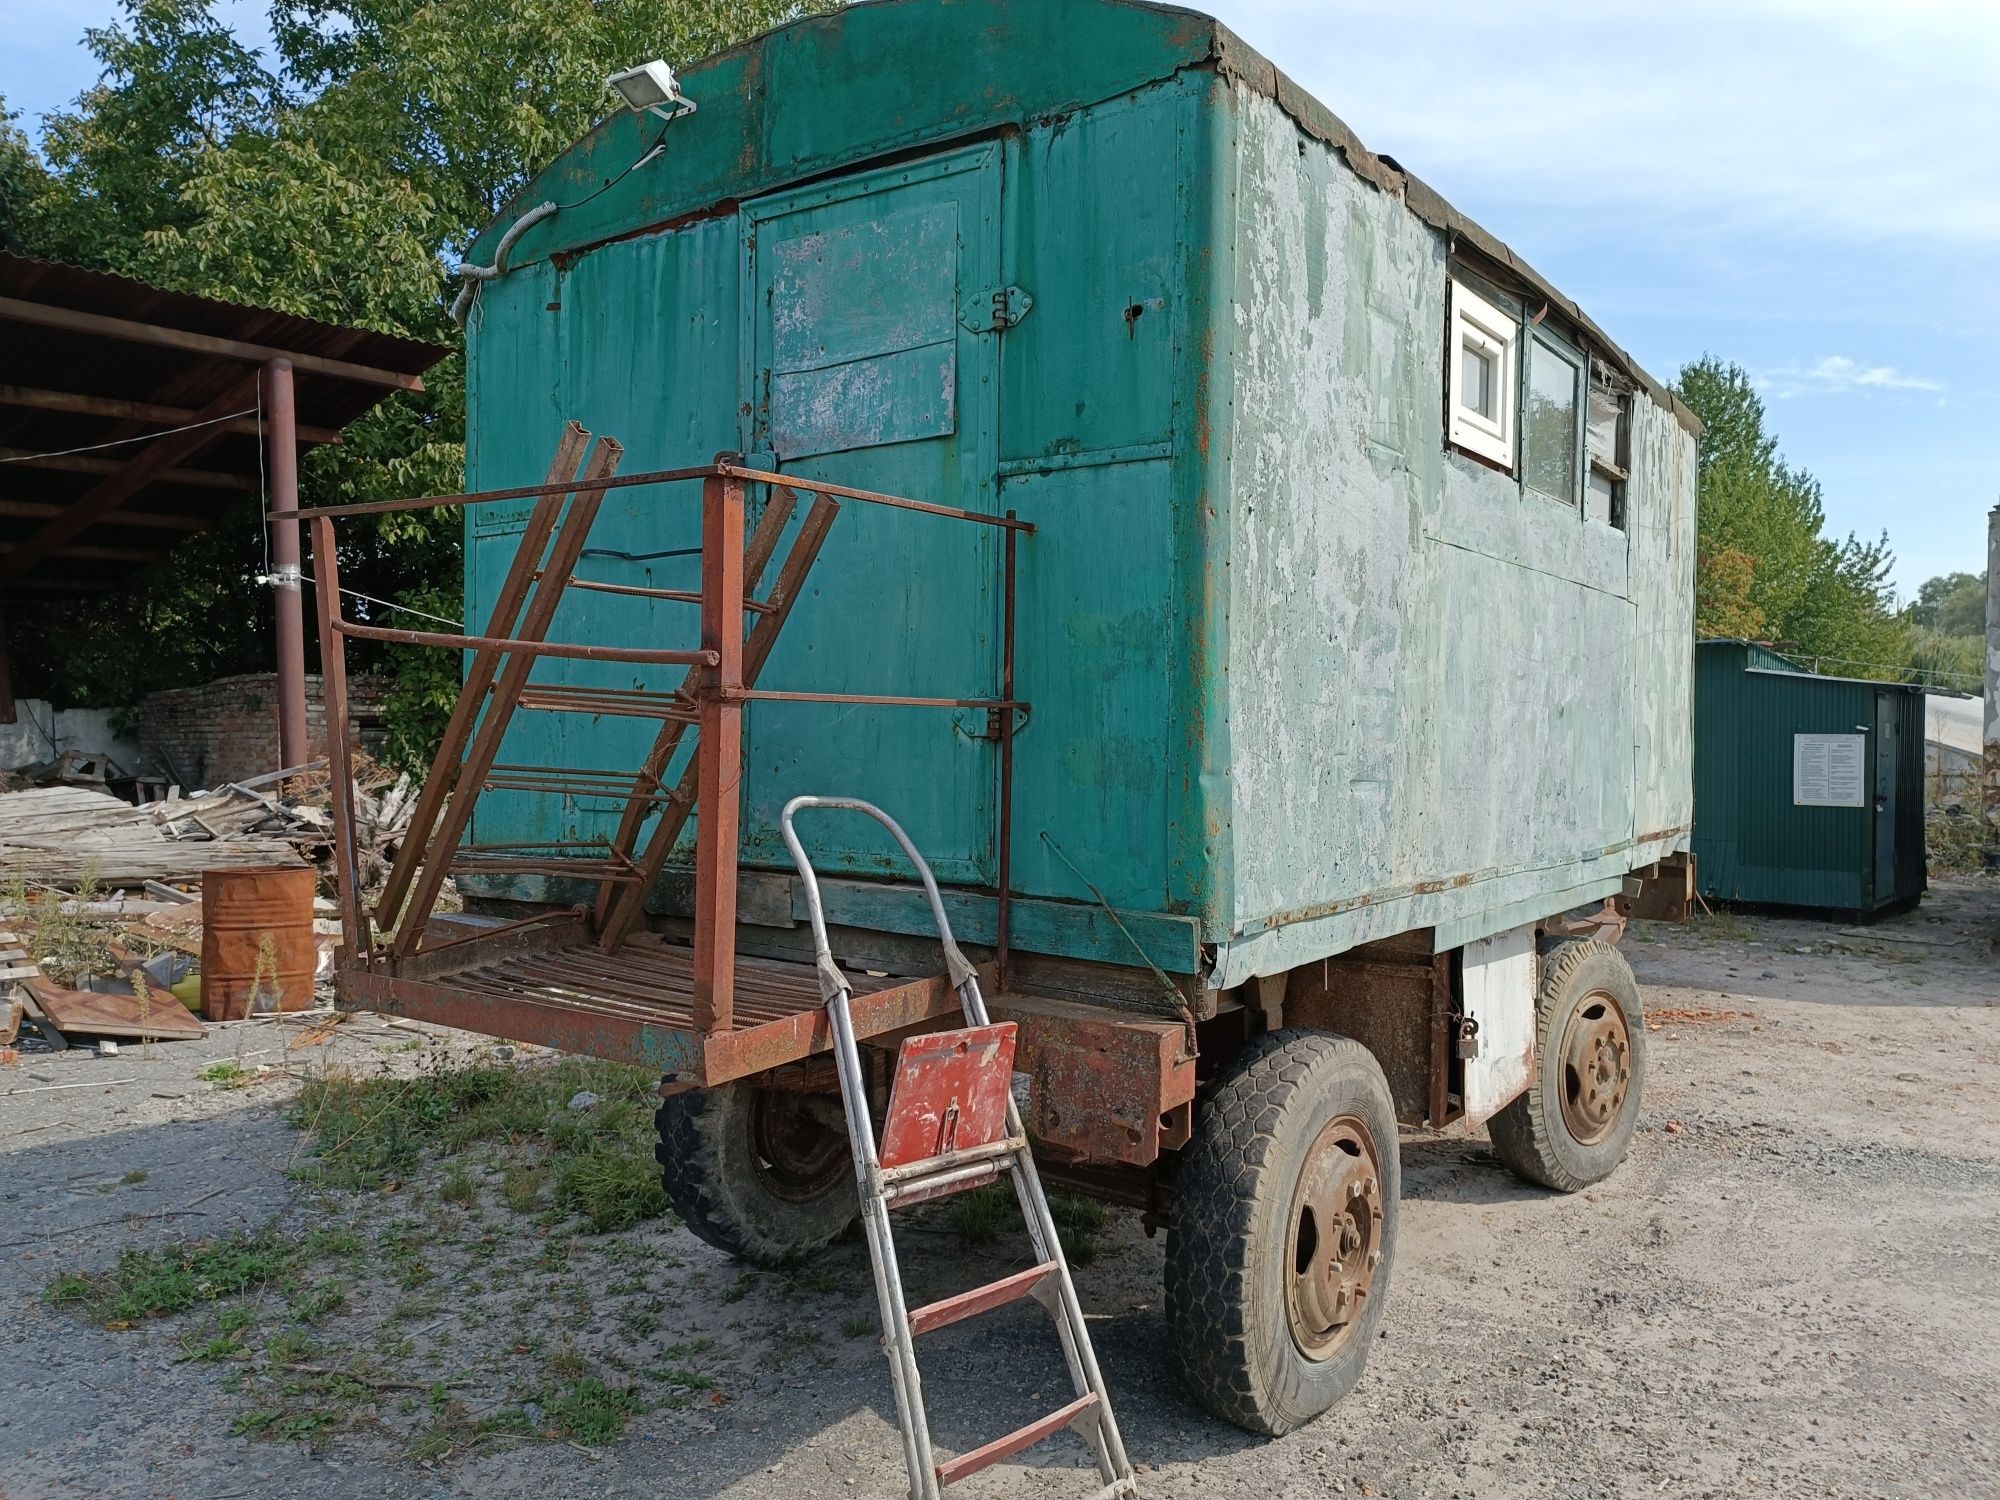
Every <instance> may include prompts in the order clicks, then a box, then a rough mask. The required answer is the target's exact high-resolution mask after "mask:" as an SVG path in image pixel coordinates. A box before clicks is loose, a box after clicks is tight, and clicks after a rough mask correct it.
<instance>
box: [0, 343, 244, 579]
mask: <svg viewBox="0 0 2000 1500" xmlns="http://www.w3.org/2000/svg"><path fill="white" fill-rule="evenodd" d="M261 373H262V372H261V371H259V370H251V371H249V372H247V373H246V374H245V375H244V377H243V378H242V379H241V380H239V381H237V382H235V383H234V384H233V385H231V386H230V387H229V388H228V389H227V390H225V391H223V392H222V394H221V395H219V396H217V397H216V398H215V399H214V400H213V401H211V402H209V403H208V405H207V406H206V407H204V408H203V409H202V410H201V411H198V412H196V413H195V420H196V421H197V422H204V421H209V420H211V419H213V418H218V417H227V416H233V415H234V414H235V413H237V412H239V411H241V410H243V406H244V403H245V402H246V401H247V402H253V403H254V402H255V401H256V399H257V381H258V377H259V375H260V374H261ZM220 437H221V431H220V429H219V428H218V427H216V426H213V425H210V426H198V427H190V428H188V429H186V430H184V431H181V432H169V433H165V434H163V435H161V436H160V437H156V438H154V439H153V440H152V441H151V442H150V443H148V444H147V445H146V447H145V448H144V449H143V450H142V451H141V452H139V453H138V454H136V455H134V456H133V457H131V458H128V459H127V460H125V462H124V463H123V464H122V465H121V466H120V467H119V470H118V472H117V473H115V474H107V475H106V476H105V477H104V478H103V479H102V480H100V481H99V482H98V483H97V484H95V485H93V486H92V487H91V488H90V489H89V490H88V491H86V492H85V493H84V494H82V495H80V496H78V497H77V498H76V499H74V500H72V501H71V502H70V503H69V504H68V505H66V506H64V507H63V513H62V514H61V515H59V516H56V517H54V518H53V519H51V520H50V521H49V522H48V523H47V524H46V525H44V526H43V527H42V528H41V530H39V531H37V532H36V533H35V534H34V535H33V536H31V537H29V538H28V539H27V540H26V541H25V542H23V543H21V544H20V545H19V546H18V547H16V548H14V549H13V550H11V551H9V552H8V553H6V554H5V555H4V556H0V584H5V583H10V582H12V581H13V580H14V579H16V578H19V577H21V576H23V575H24V574H26V573H28V572H29V571H30V570H31V569H33V567H34V566H35V564H37V563H39V562H41V561H42V559H44V558H46V557H48V556H49V555H50V554H51V553H53V552H55V551H56V550H57V549H58V548H59V547H61V546H63V544H64V543H66V542H70V541H74V540H75V539H76V537H77V536H78V534H79V533H81V532H84V531H86V530H88V529H89V528H90V527H92V526H95V525H96V524H97V523H98V522H99V521H101V520H103V519H104V518H105V517H106V516H108V515H110V514H111V513H112V512H113V511H115V510H117V509H118V508H119V507H120V506H121V505H123V504H124V503H125V502H126V501H127V500H130V499H131V498H132V497H133V496H134V495H136V494H138V493H139V492H140V491H141V490H143V489H145V488H146V486H148V485H149V484H152V483H154V482H156V481H157V480H158V479H159V478H160V476H161V475H162V474H164V473H165V472H167V471H168V470H169V469H173V468H176V467H178V466H179V465H180V464H181V463H183V462H184V461H185V460H187V459H190V458H192V457H194V456H195V455H196V454H197V453H200V452H201V451H202V450H203V449H204V448H206V447H208V446H209V444H211V443H213V442H215V441H217V440H218V439H219V438H220Z"/></svg>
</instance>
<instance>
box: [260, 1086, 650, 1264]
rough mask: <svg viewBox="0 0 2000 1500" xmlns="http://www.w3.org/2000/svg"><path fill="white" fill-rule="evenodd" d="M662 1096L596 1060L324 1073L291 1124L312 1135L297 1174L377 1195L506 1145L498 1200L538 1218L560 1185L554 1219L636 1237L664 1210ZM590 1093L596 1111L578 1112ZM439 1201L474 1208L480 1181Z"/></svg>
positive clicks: (460, 1182)
mask: <svg viewBox="0 0 2000 1500" xmlns="http://www.w3.org/2000/svg"><path fill="white" fill-rule="evenodd" d="M657 1088H658V1080H657V1078H656V1077H655V1076H654V1075H653V1074H652V1073H650V1072H648V1071H646V1070H645V1069H643V1068H634V1067H627V1066H625V1065H622V1064H619V1063H610V1062H603V1061H599V1060H597V1059H594V1058H564V1059H562V1060H560V1061H558V1062H554V1063H546V1064H537V1065H533V1066H528V1067H518V1068H517V1067H494V1066H491V1065H486V1064H475V1065H471V1066H466V1067H457V1068H452V1067H446V1066H445V1065H444V1064H443V1062H442V1061H440V1062H439V1063H438V1064H437V1065H436V1066H429V1065H427V1066H426V1067H425V1069H424V1071H423V1072H421V1073H420V1074H419V1075H418V1076H416V1077H414V1078H388V1077H384V1078H353V1077H347V1076H343V1075H339V1074H329V1075H326V1076H324V1077H319V1078H313V1079H310V1080H308V1081H307V1083H306V1086H305V1087H304V1088H303V1089H302V1090H300V1092H299V1095H298V1097H297V1099H296V1100H295V1101H294V1103H293V1106H292V1110H291V1121H292V1123H293V1125H295V1126H297V1127H298V1128H300V1129H301V1130H304V1131H306V1132H307V1133H308V1134H309V1136H310V1137H311V1140H310V1144H309V1147H308V1157H307V1160H306V1161H305V1163H304V1164H303V1165H302V1166H301V1168H300V1169H299V1170H298V1175H300V1176H302V1177H304V1178H306V1179H307V1180H308V1181H311V1182H314V1183H317V1184H319V1185H321V1186H324V1187H332V1188H342V1189H346V1190H349V1191H373V1190H378V1189H382V1188H385V1187H389V1186H391V1185H396V1184H400V1183H403V1182H405V1181H407V1180H409V1179H410V1178H412V1177H414V1176H415V1175H416V1174H417V1172H418V1171H419V1169H420V1168H421V1167H422V1166H423V1164H424V1162H425V1161H426V1160H430V1159H443V1160H447V1161H448V1160H450V1159H451V1158H453V1157H456V1156H458V1155H460V1154H461V1153H463V1152H465V1151H468V1150H470V1149H471V1148H473V1147H475V1146H486V1145H492V1146H499V1147H502V1148H504V1150H505V1151H506V1153H507V1154H508V1155H509V1156H510V1157H512V1158H513V1159H512V1160H510V1161H507V1162H506V1163H505V1164H504V1165H503V1166H502V1174H501V1188H500V1196H501V1200H502V1201H503V1202H504V1203H505V1204H506V1205H507V1206H508V1208H510V1209H512V1210H513V1211H514V1212H516V1213H535V1212H539V1211H540V1210H541V1208H542V1205H543V1203H544V1200H545V1195H546V1194H548V1192H549V1189H550V1185H551V1183H552V1182H553V1195H552V1196H553V1203H554V1206H555V1208H556V1210H557V1212H559V1213H562V1214H564V1215H573V1216H575V1217H576V1218H579V1219H581V1220H583V1222H584V1223H585V1224H586V1225H587V1226H588V1227H589V1229H590V1231H591V1232H592V1233H596V1234H604V1233H610V1232H613V1231H616V1230H621V1229H629V1228H631V1227H632V1226H633V1225H635V1224H640V1223H644V1222H645V1221H646V1220H648V1219H653V1218H657V1217H658V1216H659V1215H661V1214H663V1213H665V1212H666V1211H667V1197H666V1193H665V1192H664V1191H663V1190H662V1189H661V1187H660V1181H659V1173H658V1169H657V1168H656V1167H655V1166H654V1164H653V1143H654V1134H653V1108H654V1103H655V1093H656V1091H657ZM584 1093H588V1094H594V1095H596V1096H597V1102H596V1104H595V1105H593V1106H592V1107H591V1108H589V1109H584V1110H578V1109H571V1108H570V1107H569V1101H570V1100H571V1099H572V1098H574V1097H575V1096H576V1095H578V1094H584ZM551 1164H552V1165H551ZM439 1193H440V1195H441V1196H442V1197H443V1198H444V1200H445V1201H446V1202H451V1203H460V1204H466V1205H470V1204H471V1203H473V1202H475V1201H476V1199H477V1197H478V1184H477V1181H476V1180H475V1179H474V1177H473V1176H472V1175H471V1174H470V1173H469V1172H468V1171H466V1170H465V1169H464V1168H462V1167H457V1168H455V1169H454V1170H453V1171H452V1172H451V1174H450V1175H449V1176H447V1177H446V1178H445V1180H444V1183H443V1185H442V1187H441V1188H440V1189H439Z"/></svg>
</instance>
